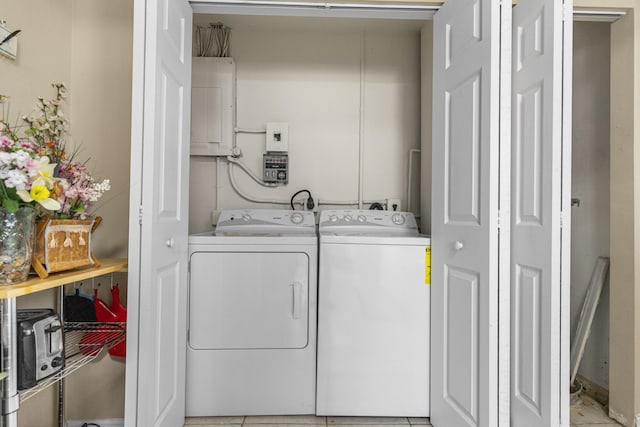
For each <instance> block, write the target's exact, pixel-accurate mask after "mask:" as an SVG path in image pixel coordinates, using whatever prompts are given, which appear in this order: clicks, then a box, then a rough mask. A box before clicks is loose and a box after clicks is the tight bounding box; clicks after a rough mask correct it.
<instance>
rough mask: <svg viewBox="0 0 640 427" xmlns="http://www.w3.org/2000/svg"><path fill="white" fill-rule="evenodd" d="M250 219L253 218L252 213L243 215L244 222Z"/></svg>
mask: <svg viewBox="0 0 640 427" xmlns="http://www.w3.org/2000/svg"><path fill="white" fill-rule="evenodd" d="M250 219H251V215H248V214H245V215H242V220H243V221H244V222H248V221H249V220H250Z"/></svg>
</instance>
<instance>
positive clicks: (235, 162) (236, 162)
mask: <svg viewBox="0 0 640 427" xmlns="http://www.w3.org/2000/svg"><path fill="white" fill-rule="evenodd" d="M227 161H228V162H229V167H231V165H232V164H233V165H236V166H238V167H239V168H240V169H242V170H243V171H244V172H245V173H246V174H247V175H249V177H251V179H253V180H254V181H255V182H257V183H258V184H260V185H262V186H263V187H277V186H278V184H275V183H269V182H264V181H263V180H262V179H261V178H260V177H259V176H258V175H256V174H255V173H253V171H252V170H251V169H249V167H248V166H247V165H245V164H244V163H242V162H241V161H240V160H238V159H236V158H235V157H231V156H227Z"/></svg>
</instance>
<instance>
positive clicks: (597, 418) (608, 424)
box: [571, 394, 621, 427]
mask: <svg viewBox="0 0 640 427" xmlns="http://www.w3.org/2000/svg"><path fill="white" fill-rule="evenodd" d="M571 426H572V427H620V426H621V424H618V423H617V422H615V421H614V420H612V419H611V418H609V416H608V413H607V411H606V410H605V408H603V407H602V405H600V404H599V403H598V402H596V401H595V400H593V398H591V397H590V396H587V395H586V394H581V395H580V396H579V397H578V398H577V399H576V401H575V403H573V404H572V405H571Z"/></svg>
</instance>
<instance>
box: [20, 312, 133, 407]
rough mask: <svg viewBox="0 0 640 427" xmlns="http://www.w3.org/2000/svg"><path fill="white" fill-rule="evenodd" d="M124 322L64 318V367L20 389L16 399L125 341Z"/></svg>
mask: <svg viewBox="0 0 640 427" xmlns="http://www.w3.org/2000/svg"><path fill="white" fill-rule="evenodd" d="M126 335H127V325H126V323H116V322H110V323H102V322H65V324H64V343H65V367H64V368H63V369H62V370H61V371H60V372H58V373H56V374H55V375H52V376H50V377H49V378H46V379H44V380H42V381H40V382H39V383H38V384H36V385H35V386H33V387H31V388H29V389H26V390H22V391H21V392H20V402H24V401H26V400H27V399H30V398H31V397H33V396H35V395H36V394H38V393H39V392H41V391H42V390H44V389H45V388H47V387H49V386H50V385H52V384H55V383H56V382H57V381H59V380H61V379H62V378H64V377H66V376H68V375H70V374H71V373H73V372H75V371H76V370H78V369H80V368H81V367H83V366H84V365H86V364H87V363H89V362H91V361H92V360H94V359H95V358H97V357H98V356H99V355H100V354H101V353H103V351H104V350H105V349H107V350H108V349H110V348H113V347H115V346H117V345H118V344H120V343H122V342H124V341H125V338H126Z"/></svg>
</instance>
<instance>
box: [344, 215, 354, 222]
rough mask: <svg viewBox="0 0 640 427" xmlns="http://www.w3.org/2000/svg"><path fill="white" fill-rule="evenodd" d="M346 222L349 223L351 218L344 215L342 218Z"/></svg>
mask: <svg viewBox="0 0 640 427" xmlns="http://www.w3.org/2000/svg"><path fill="white" fill-rule="evenodd" d="M343 219H344V220H345V221H346V222H350V221H351V220H352V219H353V218H352V217H351V215H345V216H344V218H343Z"/></svg>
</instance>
